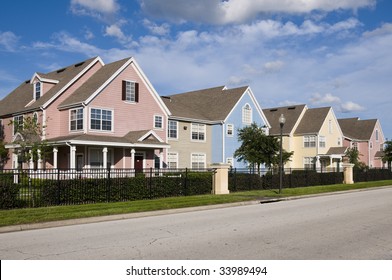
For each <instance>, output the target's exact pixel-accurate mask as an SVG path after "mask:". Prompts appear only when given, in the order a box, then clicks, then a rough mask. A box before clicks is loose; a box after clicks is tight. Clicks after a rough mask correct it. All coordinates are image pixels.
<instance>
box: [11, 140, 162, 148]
mask: <svg viewBox="0 0 392 280" xmlns="http://www.w3.org/2000/svg"><path fill="white" fill-rule="evenodd" d="M49 143H50V140H49ZM61 143H69V144H70V145H90V146H99V147H101V146H108V147H109V146H110V147H124V148H163V149H168V148H170V145H169V144H165V143H162V144H142V143H140V144H139V143H128V142H102V141H87V140H67V141H62V142H54V143H53V144H55V145H56V146H59V144H61ZM10 147H14V146H10Z"/></svg>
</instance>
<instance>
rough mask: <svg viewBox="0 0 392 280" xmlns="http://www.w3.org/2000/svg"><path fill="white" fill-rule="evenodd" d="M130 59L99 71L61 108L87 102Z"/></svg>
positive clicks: (62, 104)
mask: <svg viewBox="0 0 392 280" xmlns="http://www.w3.org/2000/svg"><path fill="white" fill-rule="evenodd" d="M129 59H130V58H125V59H122V60H119V61H116V62H113V63H109V64H106V65H105V66H103V67H102V68H101V69H99V70H98V71H97V72H96V73H95V74H94V75H93V76H92V77H91V78H90V79H88V80H87V81H86V82H85V83H83V85H82V86H80V87H79V88H78V89H77V90H76V91H75V92H74V93H73V94H72V95H71V96H69V97H68V98H67V99H66V100H64V101H63V102H62V103H61V104H60V106H59V107H62V106H69V105H73V104H79V103H82V102H83V101H85V100H87V99H88V98H89V97H90V96H91V95H92V94H93V93H94V92H95V91H96V90H97V89H99V88H100V87H101V86H102V85H103V84H104V83H105V82H106V81H107V80H108V79H109V78H110V77H111V76H112V75H113V74H114V73H116V72H117V71H118V70H119V69H120V68H121V67H122V66H123V65H124V64H125V63H126V62H127V61H128V60H129Z"/></svg>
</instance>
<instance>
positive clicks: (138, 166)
mask: <svg viewBox="0 0 392 280" xmlns="http://www.w3.org/2000/svg"><path fill="white" fill-rule="evenodd" d="M143 159H144V157H143V155H140V154H136V155H135V171H139V172H140V171H143Z"/></svg>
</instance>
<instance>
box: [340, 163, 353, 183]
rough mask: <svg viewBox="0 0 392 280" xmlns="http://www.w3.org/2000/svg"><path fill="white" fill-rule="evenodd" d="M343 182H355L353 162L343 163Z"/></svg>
mask: <svg viewBox="0 0 392 280" xmlns="http://www.w3.org/2000/svg"><path fill="white" fill-rule="evenodd" d="M342 166H343V175H344V179H343V184H354V176H353V167H354V164H352V163H345V162H344V163H343V164H342Z"/></svg>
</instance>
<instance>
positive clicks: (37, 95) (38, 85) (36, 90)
mask: <svg viewBox="0 0 392 280" xmlns="http://www.w3.org/2000/svg"><path fill="white" fill-rule="evenodd" d="M40 97H41V83H40V82H36V83H35V86H34V98H35V100H38V99H39V98H40Z"/></svg>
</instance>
